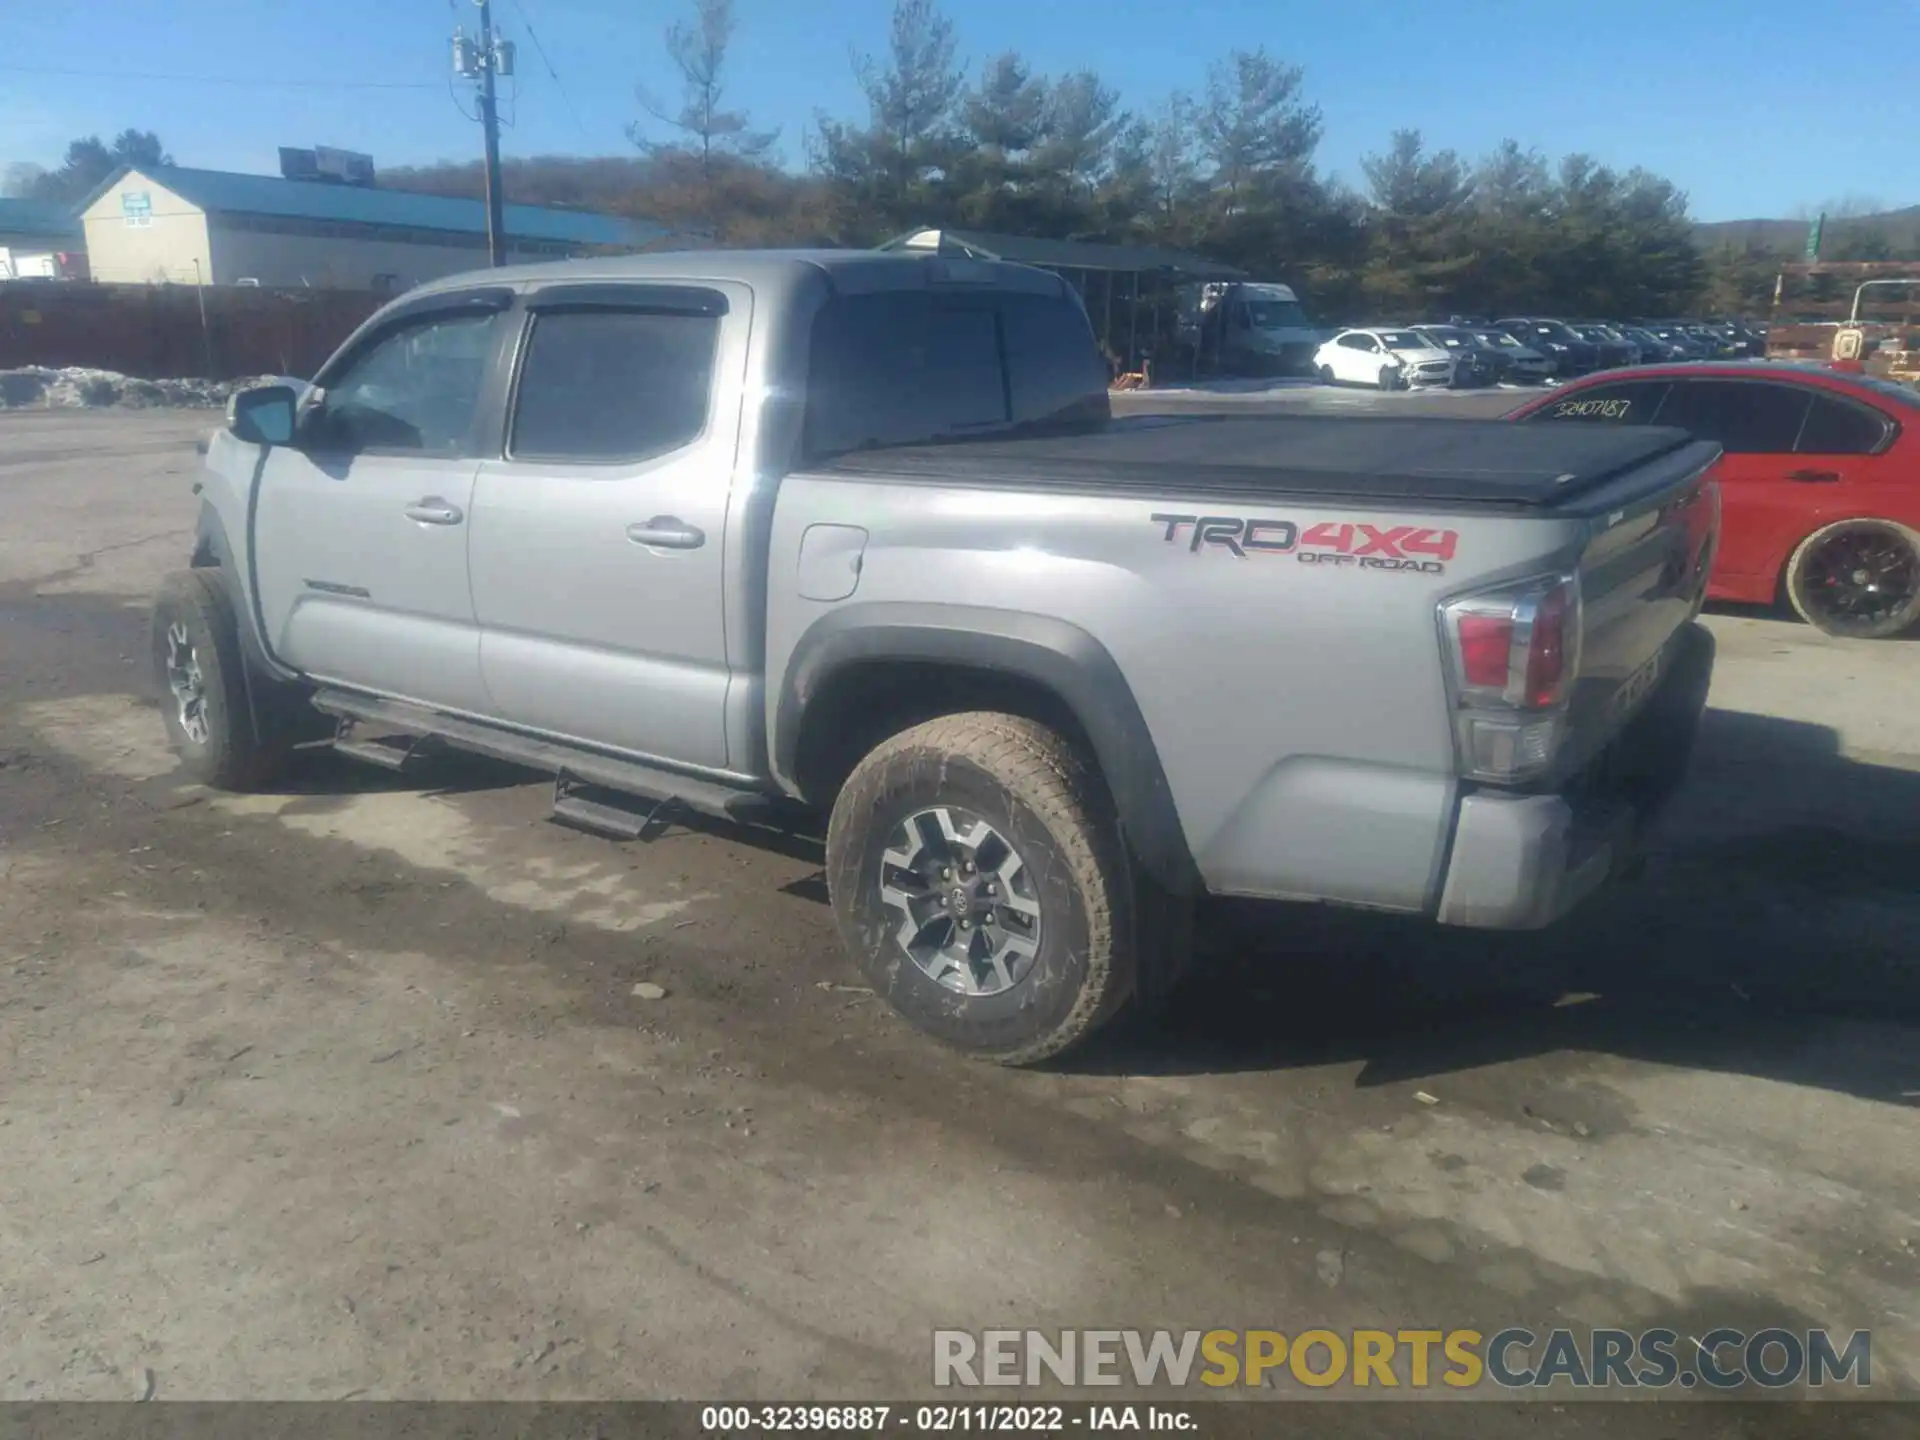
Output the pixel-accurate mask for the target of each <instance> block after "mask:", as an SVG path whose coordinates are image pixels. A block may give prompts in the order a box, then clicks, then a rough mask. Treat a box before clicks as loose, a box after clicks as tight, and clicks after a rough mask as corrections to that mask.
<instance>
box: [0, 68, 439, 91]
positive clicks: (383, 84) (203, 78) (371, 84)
mask: <svg viewBox="0 0 1920 1440" xmlns="http://www.w3.org/2000/svg"><path fill="white" fill-rule="evenodd" d="M0 72H5V73H8V74H13V75H70V76H78V77H80V78H82V79H87V80H163V81H167V82H169V83H172V84H181V85H258V86H263V87H265V88H267V89H273V90H438V89H439V88H440V87H439V86H438V85H436V84H432V83H429V82H427V81H423V80H258V79H255V78H253V77H252V76H239V75H157V74H151V73H145V72H139V71H132V70H57V69H53V68H51V67H49V66H46V65H0Z"/></svg>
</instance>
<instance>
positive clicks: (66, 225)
mask: <svg viewBox="0 0 1920 1440" xmlns="http://www.w3.org/2000/svg"><path fill="white" fill-rule="evenodd" d="M83 243H84V242H83V239H82V236H81V233H80V222H79V221H78V220H76V219H74V218H73V212H72V211H71V210H69V209H68V208H67V207H66V206H65V205H56V204H51V203H49V202H47V201H45V200H12V199H7V198H5V197H0V280H14V279H18V278H21V277H23V276H28V275H46V276H54V275H64V274H69V273H71V268H70V267H69V266H68V265H66V264H63V263H61V257H63V256H67V255H70V254H77V253H78V252H79V251H80V249H81V247H82V245H83Z"/></svg>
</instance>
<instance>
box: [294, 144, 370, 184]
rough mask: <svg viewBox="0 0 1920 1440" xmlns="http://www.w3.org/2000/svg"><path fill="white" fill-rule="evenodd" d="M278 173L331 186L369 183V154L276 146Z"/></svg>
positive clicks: (320, 148) (323, 147)
mask: <svg viewBox="0 0 1920 1440" xmlns="http://www.w3.org/2000/svg"><path fill="white" fill-rule="evenodd" d="M280 175H281V178H283V179H286V180H309V181H313V180H317V181H320V182H322V183H324V184H331V185H371V184H373V157H372V156H371V155H362V154H361V153H360V152H359V151H357V150H333V149H329V148H328V147H327V146H325V145H316V146H314V147H313V149H311V150H302V149H297V148H294V147H291V146H286V145H282V146H281V147H280Z"/></svg>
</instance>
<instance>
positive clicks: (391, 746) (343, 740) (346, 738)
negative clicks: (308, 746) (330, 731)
mask: <svg viewBox="0 0 1920 1440" xmlns="http://www.w3.org/2000/svg"><path fill="white" fill-rule="evenodd" d="M360 725H361V722H359V721H358V720H350V719H345V718H342V719H341V721H340V729H339V732H338V733H337V734H336V735H335V736H334V737H333V748H334V750H335V751H337V752H338V753H339V754H342V755H346V756H350V757H351V758H353V759H355V760H364V761H366V763H367V764H369V765H378V766H379V767H380V768H381V769H382V770H404V769H406V768H407V762H408V761H409V760H411V759H413V757H414V756H416V755H418V754H419V753H420V752H421V750H422V749H423V748H424V745H423V740H424V737H422V736H418V735H370V736H364V737H363V736H362V735H360V734H359V730H360Z"/></svg>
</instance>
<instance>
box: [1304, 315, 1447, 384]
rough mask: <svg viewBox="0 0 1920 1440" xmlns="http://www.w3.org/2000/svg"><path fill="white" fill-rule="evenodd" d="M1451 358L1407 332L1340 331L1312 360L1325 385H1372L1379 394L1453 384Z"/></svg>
mask: <svg viewBox="0 0 1920 1440" xmlns="http://www.w3.org/2000/svg"><path fill="white" fill-rule="evenodd" d="M1453 365H1454V361H1453V357H1452V356H1451V355H1449V354H1448V353H1447V352H1446V351H1445V350H1442V349H1440V348H1439V347H1438V346H1436V345H1433V344H1431V343H1430V342H1428V341H1426V340H1423V339H1421V337H1420V336H1418V335H1416V334H1415V333H1414V332H1413V331H1411V330H1342V331H1341V332H1340V333H1339V334H1338V335H1336V336H1334V337H1333V338H1332V339H1331V340H1329V341H1327V343H1326V344H1324V345H1322V346H1321V347H1320V348H1319V349H1318V350H1317V351H1315V352H1314V356H1313V368H1314V369H1315V370H1316V371H1318V372H1319V375H1320V378H1321V380H1323V381H1324V382H1325V383H1327V384H1329V385H1373V386H1376V387H1378V388H1379V389H1381V390H1405V389H1411V388H1413V387H1415V386H1418V387H1419V388H1421V389H1425V388H1427V387H1429V386H1446V385H1451V384H1452V383H1453Z"/></svg>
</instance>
